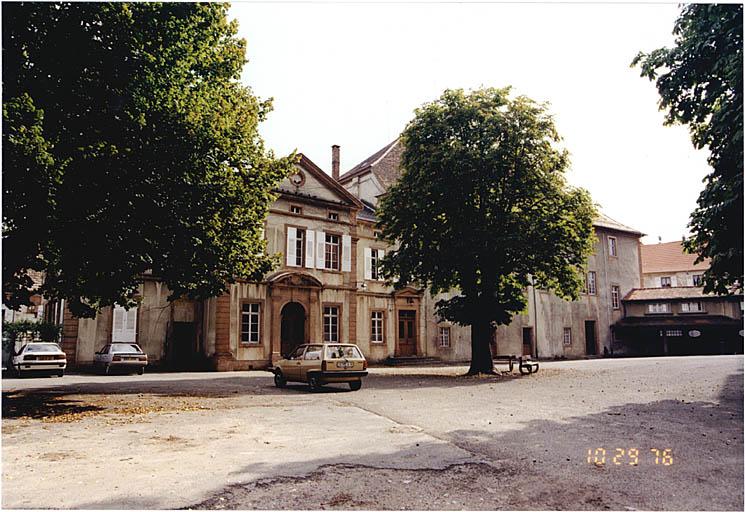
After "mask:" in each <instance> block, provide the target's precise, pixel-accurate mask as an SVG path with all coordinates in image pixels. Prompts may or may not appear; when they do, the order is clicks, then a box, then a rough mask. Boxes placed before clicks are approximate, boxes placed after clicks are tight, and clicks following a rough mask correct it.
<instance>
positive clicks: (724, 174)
mask: <svg viewBox="0 0 745 512" xmlns="http://www.w3.org/2000/svg"><path fill="white" fill-rule="evenodd" d="M742 23H743V19H742V4H739V5H737V4H690V5H685V6H683V8H682V11H681V13H680V16H679V17H678V19H677V21H676V23H675V28H674V30H673V34H674V35H675V46H674V47H673V48H659V49H657V50H654V51H652V52H650V53H639V54H638V55H637V56H636V58H635V59H634V60H633V62H632V66H635V65H640V66H641V75H642V76H643V77H647V78H649V79H650V80H653V81H655V84H656V86H657V90H658V92H659V94H660V102H659V105H660V109H662V110H665V111H666V123H667V124H674V123H682V124H687V125H688V127H689V129H690V133H691V140H692V141H693V145H694V146H695V147H696V148H697V149H702V148H708V149H709V152H710V155H709V158H708V162H709V165H710V166H711V168H712V171H711V173H710V174H709V175H707V176H706V178H705V179H704V189H703V191H702V192H701V194H700V196H699V198H698V207H697V208H696V209H695V210H694V211H693V213H692V214H691V219H690V223H689V225H688V226H689V228H690V229H691V235H692V236H691V237H690V238H689V239H688V240H686V243H685V247H686V249H687V250H688V251H689V252H692V253H695V254H698V255H699V257H698V258H697V261H699V262H700V261H703V260H704V259H705V258H710V259H711V266H710V268H709V269H708V270H707V271H706V272H705V274H704V289H705V290H706V291H714V292H717V293H721V294H725V293H728V292H729V291H731V290H732V289H733V288H739V289H740V290H742V282H743V201H742V199H743V198H742V187H743V181H742V167H743V138H742V130H743V118H742V103H743V95H742V52H743V38H742Z"/></svg>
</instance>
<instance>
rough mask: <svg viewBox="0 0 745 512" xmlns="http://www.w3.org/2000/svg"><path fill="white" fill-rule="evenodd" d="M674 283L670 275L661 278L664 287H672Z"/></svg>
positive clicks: (661, 284)
mask: <svg viewBox="0 0 745 512" xmlns="http://www.w3.org/2000/svg"><path fill="white" fill-rule="evenodd" d="M672 285H673V282H672V279H670V276H664V277H661V278H660V286H661V287H662V288H670V287H671V286H672Z"/></svg>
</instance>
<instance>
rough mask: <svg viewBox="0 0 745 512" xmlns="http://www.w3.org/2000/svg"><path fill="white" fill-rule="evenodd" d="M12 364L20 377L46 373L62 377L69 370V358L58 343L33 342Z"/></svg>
mask: <svg viewBox="0 0 745 512" xmlns="http://www.w3.org/2000/svg"><path fill="white" fill-rule="evenodd" d="M12 364H13V369H14V370H15V371H16V373H18V375H23V374H25V373H28V372H34V371H45V372H50V373H52V374H56V375H58V376H59V377H62V376H63V375H64V374H65V368H67V356H66V355H65V353H64V352H63V351H62V349H61V348H60V346H59V345H57V344H56V343H43V342H33V343H28V344H27V345H24V346H23V348H21V350H20V351H18V353H17V354H16V355H15V356H13V363H12Z"/></svg>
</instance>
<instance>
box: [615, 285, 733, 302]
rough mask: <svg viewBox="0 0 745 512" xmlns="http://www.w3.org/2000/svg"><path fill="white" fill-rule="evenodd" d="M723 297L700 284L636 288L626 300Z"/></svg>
mask: <svg viewBox="0 0 745 512" xmlns="http://www.w3.org/2000/svg"><path fill="white" fill-rule="evenodd" d="M715 298H721V296H719V295H714V294H713V293H704V289H703V288H702V287H700V286H676V287H670V288H634V289H633V290H631V291H630V292H629V293H628V294H627V295H626V297H624V298H623V300H625V301H644V300H675V299H715Z"/></svg>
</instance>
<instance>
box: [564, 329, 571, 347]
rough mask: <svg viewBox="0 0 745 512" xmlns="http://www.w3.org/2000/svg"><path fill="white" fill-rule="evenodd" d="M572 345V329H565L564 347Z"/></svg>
mask: <svg viewBox="0 0 745 512" xmlns="http://www.w3.org/2000/svg"><path fill="white" fill-rule="evenodd" d="M571 344H572V328H571V327H564V345H571Z"/></svg>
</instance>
